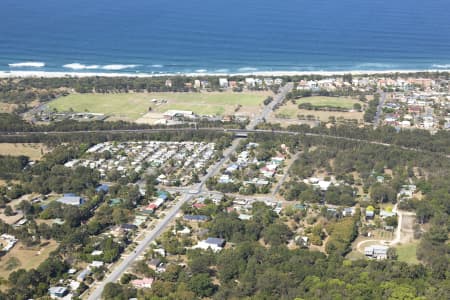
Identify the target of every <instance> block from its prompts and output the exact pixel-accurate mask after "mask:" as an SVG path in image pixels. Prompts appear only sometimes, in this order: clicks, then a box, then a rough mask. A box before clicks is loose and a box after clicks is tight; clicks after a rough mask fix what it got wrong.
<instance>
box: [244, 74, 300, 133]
mask: <svg viewBox="0 0 450 300" xmlns="http://www.w3.org/2000/svg"><path fill="white" fill-rule="evenodd" d="M293 87H294V84H293V83H291V82H289V83H287V84H286V85H285V86H283V87H281V88H280V90H279V93H278V94H276V95H275V97H274V98H273V101H272V102H270V103H269V104H268V105H266V106H265V107H264V109H263V111H262V112H261V115H260V116H259V117H257V118H254V119H253V120H250V123H249V124H248V126H247V129H249V130H252V129H255V128H256V125H258V124H259V123H261V122H264V121H265V120H267V117H268V116H269V115H270V113H271V112H272V111H273V109H274V108H275V106H276V105H278V104H280V103H282V102H283V100H284V98H285V97H286V95H287V94H288V93H289V92H290V91H291V90H292V88H293Z"/></svg>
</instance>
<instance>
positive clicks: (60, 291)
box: [48, 286, 68, 298]
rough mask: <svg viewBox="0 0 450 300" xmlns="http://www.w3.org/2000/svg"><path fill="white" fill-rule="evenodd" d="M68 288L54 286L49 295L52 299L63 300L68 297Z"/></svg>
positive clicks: (49, 290)
mask: <svg viewBox="0 0 450 300" xmlns="http://www.w3.org/2000/svg"><path fill="white" fill-rule="evenodd" d="M67 292H68V290H67V288H66V287H63V286H52V287H50V288H49V289H48V293H49V294H50V297H52V298H62V297H64V296H65V295H67Z"/></svg>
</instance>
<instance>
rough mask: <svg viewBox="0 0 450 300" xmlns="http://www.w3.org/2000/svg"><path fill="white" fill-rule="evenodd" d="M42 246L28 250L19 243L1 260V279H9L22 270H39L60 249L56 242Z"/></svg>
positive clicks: (45, 243) (49, 242)
mask: <svg viewBox="0 0 450 300" xmlns="http://www.w3.org/2000/svg"><path fill="white" fill-rule="evenodd" d="M41 245H42V246H41V247H39V246H37V247H36V248H33V249H28V248H25V247H24V246H23V244H22V243H17V245H15V246H14V248H12V249H11V251H9V252H8V253H7V254H6V255H5V256H3V257H1V259H0V277H3V278H8V276H9V274H10V273H11V272H13V271H15V270H17V269H21V268H22V269H25V270H29V269H32V268H37V267H38V266H39V264H40V263H42V262H43V261H44V260H46V259H47V257H48V256H49V255H50V253H51V252H52V251H54V250H56V248H57V247H58V244H57V243H56V242H55V241H48V242H43V243H42V244H41Z"/></svg>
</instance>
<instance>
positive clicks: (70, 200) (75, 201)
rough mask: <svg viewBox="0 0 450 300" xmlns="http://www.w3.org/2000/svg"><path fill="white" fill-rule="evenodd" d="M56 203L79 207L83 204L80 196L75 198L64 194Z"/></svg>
mask: <svg viewBox="0 0 450 300" xmlns="http://www.w3.org/2000/svg"><path fill="white" fill-rule="evenodd" d="M56 201H57V202H59V203H62V204H66V205H74V206H80V205H82V204H83V203H84V202H85V200H84V199H83V198H81V197H80V196H76V195H74V194H64V195H63V196H62V197H61V198H59V199H58V200H56Z"/></svg>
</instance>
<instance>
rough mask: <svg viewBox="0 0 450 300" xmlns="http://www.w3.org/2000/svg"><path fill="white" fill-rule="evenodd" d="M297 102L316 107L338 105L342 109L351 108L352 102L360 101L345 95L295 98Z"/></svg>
mask: <svg viewBox="0 0 450 300" xmlns="http://www.w3.org/2000/svg"><path fill="white" fill-rule="evenodd" d="M296 102H297V104H302V103H311V105H313V106H316V107H338V108H343V109H349V110H350V109H352V108H353V104H355V103H360V104H361V102H360V101H358V100H355V99H351V98H347V97H323V96H313V97H306V98H301V99H298V100H296Z"/></svg>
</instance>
